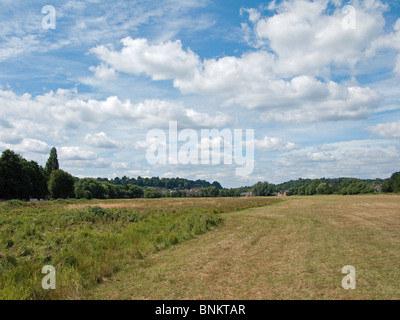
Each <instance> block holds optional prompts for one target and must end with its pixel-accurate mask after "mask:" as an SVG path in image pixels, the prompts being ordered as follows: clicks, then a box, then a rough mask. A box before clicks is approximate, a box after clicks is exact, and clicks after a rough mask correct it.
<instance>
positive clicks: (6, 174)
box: [0, 150, 29, 199]
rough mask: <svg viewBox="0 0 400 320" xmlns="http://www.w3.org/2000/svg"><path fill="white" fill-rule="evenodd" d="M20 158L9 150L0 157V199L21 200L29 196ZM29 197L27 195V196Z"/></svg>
mask: <svg viewBox="0 0 400 320" xmlns="http://www.w3.org/2000/svg"><path fill="white" fill-rule="evenodd" d="M21 161H22V157H21V156H20V155H18V154H16V153H14V152H13V151H11V150H5V151H3V153H2V155H1V157H0V181H1V185H0V187H1V188H0V198H4V199H22V198H24V197H25V198H26V197H27V194H29V191H27V189H29V186H27V185H26V183H27V181H26V179H24V175H23V172H22V164H21ZM28 196H29V195H28Z"/></svg>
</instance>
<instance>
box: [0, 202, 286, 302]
mask: <svg viewBox="0 0 400 320" xmlns="http://www.w3.org/2000/svg"><path fill="white" fill-rule="evenodd" d="M277 201H279V200H276V199H262V198H251V199H250V198H248V199H227V198H225V199H221V198H218V199H212V198H209V199H137V200H103V201H99V200H91V201H86V200H58V201H52V202H45V203H39V202H37V203H29V204H28V203H24V202H20V201H10V202H7V203H2V204H0V299H82V298H84V297H86V296H87V295H88V294H90V293H91V292H92V291H93V290H94V288H95V287H96V286H97V285H98V284H99V283H101V282H103V281H105V280H107V278H109V277H111V276H112V275H113V274H115V273H116V272H117V271H119V270H120V269H124V268H126V266H129V265H131V264H133V263H137V262H143V261H145V259H146V258H147V257H149V256H151V255H152V254H153V253H156V252H159V251H162V250H164V249H167V248H169V247H171V246H173V245H177V244H180V243H183V242H184V241H186V240H189V239H194V238H195V237H196V236H197V235H200V234H203V233H206V232H207V231H209V230H211V229H213V228H214V227H218V226H220V225H221V224H222V222H223V220H222V218H221V215H220V214H221V213H224V212H231V211H237V210H243V209H247V208H251V207H260V206H265V205H268V204H271V203H274V202H277ZM44 265H53V266H55V268H56V270H57V273H56V274H57V289H56V290H48V291H46V290H43V289H42V287H41V280H42V278H43V277H44V275H43V274H41V270H42V267H43V266H44Z"/></svg>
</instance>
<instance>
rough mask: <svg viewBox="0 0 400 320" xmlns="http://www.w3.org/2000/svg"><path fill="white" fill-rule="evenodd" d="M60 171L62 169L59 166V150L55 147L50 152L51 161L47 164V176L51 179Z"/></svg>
mask: <svg viewBox="0 0 400 320" xmlns="http://www.w3.org/2000/svg"><path fill="white" fill-rule="evenodd" d="M58 169H60V165H59V164H58V157H57V149H56V148H55V147H53V148H51V150H50V155H49V159H48V160H47V162H46V166H45V172H46V174H47V176H48V177H50V175H51V173H52V172H53V171H54V170H58Z"/></svg>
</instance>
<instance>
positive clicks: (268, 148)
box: [254, 137, 297, 152]
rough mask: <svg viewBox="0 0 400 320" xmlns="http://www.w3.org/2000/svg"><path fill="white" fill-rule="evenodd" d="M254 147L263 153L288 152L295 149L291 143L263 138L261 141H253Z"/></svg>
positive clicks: (278, 139) (294, 145)
mask: <svg viewBox="0 0 400 320" xmlns="http://www.w3.org/2000/svg"><path fill="white" fill-rule="evenodd" d="M254 147H255V148H256V149H258V150H261V151H263V152H273V151H288V150H293V149H296V148H297V146H296V144H294V143H293V142H288V141H285V140H282V139H280V138H272V137H264V138H263V139H261V140H258V139H256V140H254Z"/></svg>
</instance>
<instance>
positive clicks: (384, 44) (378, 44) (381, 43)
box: [367, 19, 400, 75]
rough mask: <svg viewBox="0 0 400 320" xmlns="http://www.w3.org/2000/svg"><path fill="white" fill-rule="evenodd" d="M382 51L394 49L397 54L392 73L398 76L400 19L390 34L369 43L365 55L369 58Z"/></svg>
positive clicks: (399, 69) (399, 68) (399, 67)
mask: <svg viewBox="0 0 400 320" xmlns="http://www.w3.org/2000/svg"><path fill="white" fill-rule="evenodd" d="M383 49H394V50H396V51H397V52H398V56H397V58H396V60H395V61H394V64H395V65H394V69H393V71H394V72H395V73H397V75H400V19H398V20H397V21H396V23H395V25H394V31H393V32H392V33H390V34H387V35H383V36H381V37H379V38H378V39H375V40H374V41H373V42H372V43H371V45H370V47H369V48H368V50H367V55H368V56H369V57H371V56H374V55H376V54H377V52H378V51H380V50H383Z"/></svg>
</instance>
